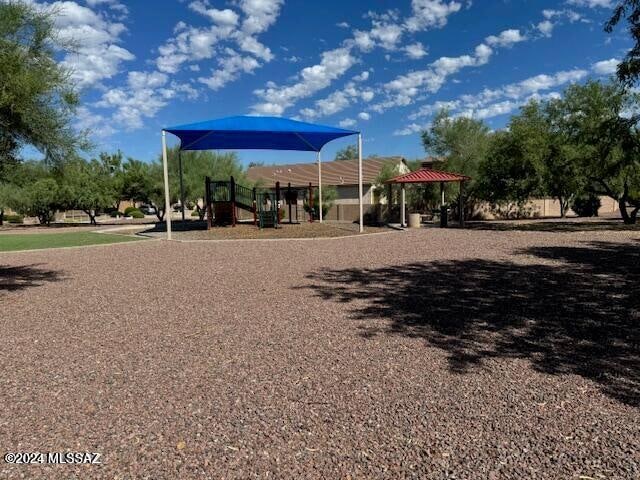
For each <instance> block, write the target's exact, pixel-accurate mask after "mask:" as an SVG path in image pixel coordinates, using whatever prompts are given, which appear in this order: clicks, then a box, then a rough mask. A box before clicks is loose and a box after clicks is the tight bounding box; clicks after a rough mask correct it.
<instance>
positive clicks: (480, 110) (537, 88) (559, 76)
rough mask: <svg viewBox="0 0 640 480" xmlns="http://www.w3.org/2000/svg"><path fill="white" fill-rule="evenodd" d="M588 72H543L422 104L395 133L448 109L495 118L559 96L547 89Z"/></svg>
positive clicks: (408, 131) (420, 127) (417, 127)
mask: <svg viewBox="0 0 640 480" xmlns="http://www.w3.org/2000/svg"><path fill="white" fill-rule="evenodd" d="M587 75H588V72H587V71H586V70H583V69H574V70H566V71H560V72H557V73H555V74H553V75H549V74H541V75H535V76H533V77H529V78H527V79H525V80H522V81H520V82H517V83H511V84H508V85H504V86H502V87H499V88H495V89H484V90H483V91H482V92H480V93H478V94H475V95H469V94H467V95H461V96H460V97H458V98H457V99H455V100H448V101H438V102H434V103H432V104H427V105H422V106H421V107H420V108H419V109H418V111H416V112H414V113H412V114H411V115H409V117H408V118H409V120H412V121H413V122H414V123H411V124H410V125H408V126H406V127H403V128H402V129H399V130H397V131H396V132H395V133H394V134H395V135H411V134H413V133H416V132H417V131H420V130H423V129H424V127H425V125H424V124H418V123H416V122H415V121H416V120H418V119H420V118H429V117H432V116H433V115H434V114H435V113H436V112H438V111H440V110H442V109H445V110H448V111H449V112H451V114H452V115H453V116H465V117H472V118H477V119H487V118H493V117H496V116H500V115H506V114H508V113H511V112H513V111H515V110H517V109H518V108H520V107H521V106H522V105H524V104H526V103H527V102H528V101H530V100H533V99H535V100H543V99H549V98H557V97H558V96H559V94H558V93H557V92H549V93H544V94H542V93H541V92H545V91H548V90H551V89H554V88H557V87H561V86H563V85H566V84H568V83H573V82H578V81H580V80H583V79H584V78H585V77H586V76H587Z"/></svg>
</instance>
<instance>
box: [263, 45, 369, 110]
mask: <svg viewBox="0 0 640 480" xmlns="http://www.w3.org/2000/svg"><path fill="white" fill-rule="evenodd" d="M356 61H357V60H356V58H355V57H354V56H353V55H352V54H351V49H349V48H346V47H340V48H336V49H334V50H329V51H327V52H324V53H323V54H322V61H321V62H320V63H319V64H318V65H313V66H311V67H306V68H304V69H303V70H302V71H301V72H300V74H299V81H298V82H297V83H294V84H292V85H289V86H284V87H280V86H278V85H276V84H274V83H272V82H269V83H268V84H267V86H266V88H264V89H259V90H256V91H255V92H254V93H255V94H256V95H257V96H258V97H260V98H261V99H262V100H263V101H262V103H258V104H256V105H254V106H253V112H254V113H257V114H263V115H281V114H282V113H283V112H284V111H285V109H287V108H289V107H291V106H292V105H293V104H295V102H297V101H298V100H301V99H303V98H308V97H310V96H312V95H314V94H315V93H316V92H318V91H320V90H322V89H324V88H326V87H328V86H329V85H331V82H333V81H334V80H335V79H337V78H339V77H341V76H342V75H343V74H344V73H345V72H346V71H347V70H349V69H350V68H351V67H352V66H353V65H354V64H355V63H356Z"/></svg>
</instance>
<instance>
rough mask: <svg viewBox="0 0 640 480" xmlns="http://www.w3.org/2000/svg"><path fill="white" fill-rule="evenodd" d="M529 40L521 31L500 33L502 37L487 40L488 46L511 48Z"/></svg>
mask: <svg viewBox="0 0 640 480" xmlns="http://www.w3.org/2000/svg"><path fill="white" fill-rule="evenodd" d="M526 39H527V38H526V37H525V36H524V35H522V34H521V33H520V30H516V29H510V30H505V31H503V32H501V33H500V35H497V36H496V35H491V36H489V37H487V38H486V39H485V41H486V42H487V44H488V45H490V46H492V47H510V46H511V45H513V44H514V43H519V42H524V41H525V40H526Z"/></svg>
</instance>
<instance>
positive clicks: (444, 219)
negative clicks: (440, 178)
mask: <svg viewBox="0 0 640 480" xmlns="http://www.w3.org/2000/svg"><path fill="white" fill-rule="evenodd" d="M447 220H448V218H447V207H446V206H445V203H444V182H440V228H445V227H446V226H447Z"/></svg>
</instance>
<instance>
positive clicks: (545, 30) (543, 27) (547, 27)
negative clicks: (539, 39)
mask: <svg viewBox="0 0 640 480" xmlns="http://www.w3.org/2000/svg"><path fill="white" fill-rule="evenodd" d="M553 27H554V24H553V22H552V21H551V20H543V21H542V22H540V23H539V24H538V26H537V29H538V30H539V31H540V33H542V35H544V36H545V37H550V36H551V34H552V33H553Z"/></svg>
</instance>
